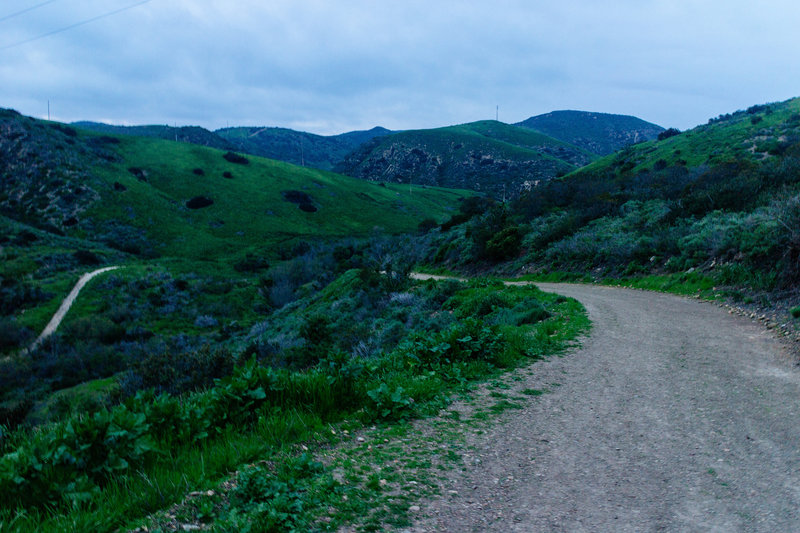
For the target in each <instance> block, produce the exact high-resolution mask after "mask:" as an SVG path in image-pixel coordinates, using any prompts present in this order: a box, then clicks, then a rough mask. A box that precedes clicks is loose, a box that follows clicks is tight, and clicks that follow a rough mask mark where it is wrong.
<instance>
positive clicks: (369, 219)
mask: <svg viewBox="0 0 800 533" xmlns="http://www.w3.org/2000/svg"><path fill="white" fill-rule="evenodd" d="M0 165H2V168H3V173H4V175H3V180H2V185H0V213H2V214H4V215H5V216H7V217H9V218H11V219H13V220H16V221H18V222H22V223H26V224H31V225H34V226H36V227H39V228H42V229H45V230H48V231H51V232H54V233H58V234H63V235H66V236H73V237H74V236H78V237H81V238H85V239H89V240H93V241H97V242H101V243H105V244H107V245H109V246H111V247H113V248H116V249H120V250H124V251H127V252H131V253H134V254H144V255H146V256H156V255H158V256H165V255H166V256H181V257H194V258H205V257H209V256H213V255H219V254H226V255H229V254H233V255H234V256H236V255H241V254H244V253H246V251H247V250H249V249H250V248H259V249H262V250H263V249H271V248H273V247H274V246H276V245H278V244H279V243H281V242H285V241H290V240H293V239H298V238H303V237H309V238H315V237H327V236H353V235H365V234H369V233H371V232H373V231H374V230H375V228H381V229H383V230H385V231H387V232H389V233H396V232H403V231H409V230H415V229H416V227H417V224H418V223H419V221H420V220H422V219H424V218H434V219H438V220H441V219H443V218H446V217H447V215H448V212H449V211H452V210H454V209H455V206H456V204H457V201H458V199H459V198H462V197H463V196H465V194H467V193H462V192H458V191H445V190H438V189H418V190H415V191H413V194H412V191H409V190H408V188H407V187H402V188H401V187H399V186H397V185H391V184H390V185H388V186H386V185H378V184H374V183H365V182H364V181H362V180H357V179H353V178H349V177H346V176H340V175H336V174H332V173H328V172H324V171H319V170H316V169H309V168H300V167H296V166H293V165H290V164H287V163H282V162H278V161H273V160H269V159H263V158H259V157H247V158H245V157H243V156H238V155H235V154H233V153H232V152H223V151H221V150H217V149H213V148H208V147H204V146H200V145H197V144H190V143H181V142H178V143H176V142H174V141H173V142H170V141H166V140H158V139H153V138H150V137H148V136H139V137H137V136H130V135H124V136H110V135H100V134H96V133H93V132H88V131H83V130H78V129H76V128H74V127H71V126H66V125H63V124H58V123H47V122H43V121H38V120H34V119H31V118H27V117H23V116H20V115H18V114H16V113H15V112H12V111H3V112H1V113H0Z"/></svg>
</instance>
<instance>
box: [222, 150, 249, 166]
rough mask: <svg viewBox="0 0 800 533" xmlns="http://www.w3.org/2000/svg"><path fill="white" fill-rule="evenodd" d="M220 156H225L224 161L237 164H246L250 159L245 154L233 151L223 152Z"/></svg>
mask: <svg viewBox="0 0 800 533" xmlns="http://www.w3.org/2000/svg"><path fill="white" fill-rule="evenodd" d="M222 157H223V158H225V161H228V162H229V163H235V164H237V165H247V164H249V163H250V160H249V159H247V158H246V157H245V156H243V155H240V154H237V153H235V152H225V155H223V156H222Z"/></svg>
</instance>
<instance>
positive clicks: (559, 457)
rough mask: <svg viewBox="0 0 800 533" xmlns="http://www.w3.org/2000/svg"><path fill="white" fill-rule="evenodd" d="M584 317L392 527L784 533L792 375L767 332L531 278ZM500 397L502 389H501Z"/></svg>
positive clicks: (793, 498)
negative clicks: (524, 393)
mask: <svg viewBox="0 0 800 533" xmlns="http://www.w3.org/2000/svg"><path fill="white" fill-rule="evenodd" d="M536 285H538V286H539V287H540V288H542V289H543V290H546V291H553V292H557V293H559V294H564V295H566V296H571V297H573V298H576V299H577V300H579V301H580V302H581V303H583V304H584V305H585V306H586V309H587V310H588V312H589V316H590V318H591V320H592V322H593V327H592V331H591V333H590V334H589V335H588V336H587V337H586V338H585V339H584V340H583V342H582V346H581V347H580V348H575V349H572V350H570V351H569V352H568V353H566V354H565V355H563V356H560V357H551V358H549V359H547V360H545V361H540V362H537V363H536V364H534V365H533V366H532V367H530V371H528V372H527V373H525V372H520V373H519V376H521V377H522V378H523V381H522V382H520V383H517V384H515V385H514V387H515V388H516V389H518V390H517V392H518V391H521V390H523V389H524V388H528V389H537V390H544V391H546V392H545V394H542V395H540V396H536V397H533V398H530V399H529V400H527V401H526V402H525V406H524V407H523V408H522V409H518V410H508V411H505V412H504V413H503V414H502V415H500V418H499V420H498V421H497V422H496V423H494V424H492V425H490V426H489V427H488V428H487V429H486V430H485V431H484V432H482V433H479V432H474V431H473V432H468V433H467V435H465V439H466V448H465V449H466V450H468V452H466V453H465V454H464V457H463V467H462V468H461V469H458V468H457V469H455V470H453V471H451V472H449V473H447V474H445V476H446V477H445V479H444V480H443V481H442V482H441V483H442V486H441V489H442V491H441V492H442V494H444V496H442V497H440V498H437V499H435V500H432V501H429V502H426V503H424V504H421V507H422V508H421V510H420V512H419V514H418V515H417V517H416V519H415V521H414V523H413V525H412V526H411V527H410V528H408V531H414V532H422V531H452V532H468V531H503V532H508V531H525V532H539V531H541V532H582V531H587V532H590V531H591V532H594V531H601V532H602V531H620V532H625V531H631V532H633V531H636V532H646V531H670V532H672V531H686V532H690V531H692V532H693V531H720V532H723V531H724V532H728V531H748V532H749V531H758V532H760V531H763V532H777V531H787V532H788V531H800V423H798V415H799V414H800V408H799V407H800V406H799V404H798V398H800V369H798V367H797V365H796V362H795V360H794V358H793V357H792V356H791V355H790V354H789V353H787V352H786V351H785V349H784V347H783V345H782V344H781V343H780V342H779V341H778V340H776V339H775V338H774V337H773V336H772V334H771V333H770V332H768V331H767V330H765V329H764V328H763V327H761V326H759V325H758V324H756V323H754V322H751V321H749V320H747V319H745V318H742V317H738V316H732V315H730V314H728V313H727V312H726V311H725V310H723V309H722V308H719V307H716V306H713V305H709V304H707V303H702V302H698V301H695V300H691V299H687V298H682V297H677V296H672V295H665V294H657V293H652V292H644V291H634V290H627V289H618V288H609V287H599V286H591V285H568V284H548V283H537V284H536ZM512 392H513V391H512Z"/></svg>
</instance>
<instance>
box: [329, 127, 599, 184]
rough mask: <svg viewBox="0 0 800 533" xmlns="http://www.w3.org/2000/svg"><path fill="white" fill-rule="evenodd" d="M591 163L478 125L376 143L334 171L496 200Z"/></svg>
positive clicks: (547, 141) (554, 143)
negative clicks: (474, 193) (456, 190)
mask: <svg viewBox="0 0 800 533" xmlns="http://www.w3.org/2000/svg"><path fill="white" fill-rule="evenodd" d="M592 158H593V156H592V155H591V154H589V153H587V152H585V151H583V150H580V149H578V148H576V147H574V146H570V145H569V144H567V143H564V142H561V141H558V140H556V139H553V138H550V137H547V136H545V135H542V134H539V133H536V132H532V131H530V130H526V129H523V128H517V127H515V126H510V125H508V124H503V123H500V122H496V121H483V122H475V123H471V124H463V125H460V126H450V127H447V128H437V129H431V130H414V131H404V132H400V133H396V134H393V135H388V136H385V137H379V138H376V139H373V140H372V141H371V142H369V143H365V144H364V145H362V146H361V147H360V148H359V149H358V150H356V151H355V152H353V153H352V154H350V155H349V156H348V157H347V158H346V159H345V160H344V162H343V163H341V164H340V165H339V166H338V167H336V170H337V171H340V172H342V173H345V174H347V175H350V176H356V177H359V178H363V179H367V180H373V181H386V182H400V183H409V182H410V183H424V184H428V185H437V186H443V187H456V188H463V189H473V190H478V191H483V192H487V193H490V194H492V195H495V196H497V197H502V196H503V194H504V192H505V193H506V194H507V195H514V194H516V193H517V192H518V191H519V190H520V189H521V188H523V187H524V186H526V183H531V182H534V181H537V180H544V179H549V178H552V177H553V176H556V175H559V174H564V173H566V172H569V171H571V170H573V169H574V168H575V167H576V166H577V165H582V164H585V163H586V162H588V161H590V160H592Z"/></svg>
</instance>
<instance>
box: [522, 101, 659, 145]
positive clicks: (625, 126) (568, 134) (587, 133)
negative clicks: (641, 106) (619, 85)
mask: <svg viewBox="0 0 800 533" xmlns="http://www.w3.org/2000/svg"><path fill="white" fill-rule="evenodd" d="M516 126H522V127H524V128H530V129H533V130H536V131H539V132H542V133H544V134H545V135H549V136H551V137H555V138H556V139H560V140H562V141H564V142H567V143H570V144H573V145H575V146H579V147H581V148H583V149H585V150H588V151H589V152H592V153H595V154H600V155H608V154H610V153H613V152H616V151H617V150H619V149H621V148H624V147H625V146H628V145H630V144H635V143H639V142H643V141H650V140H653V139H655V138H656V137H657V136H658V134H659V133H661V132H662V131H664V128H662V127H661V126H658V125H656V124H652V123H650V122H646V121H644V120H642V119H639V118H636V117H632V116H628V115H612V114H608V113H590V112H586V111H553V112H552V113H546V114H544V115H537V116H535V117H531V118H529V119H527V120H523V121H522V122H519V123H517V124H516Z"/></svg>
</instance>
